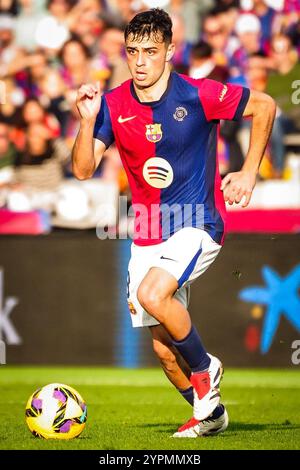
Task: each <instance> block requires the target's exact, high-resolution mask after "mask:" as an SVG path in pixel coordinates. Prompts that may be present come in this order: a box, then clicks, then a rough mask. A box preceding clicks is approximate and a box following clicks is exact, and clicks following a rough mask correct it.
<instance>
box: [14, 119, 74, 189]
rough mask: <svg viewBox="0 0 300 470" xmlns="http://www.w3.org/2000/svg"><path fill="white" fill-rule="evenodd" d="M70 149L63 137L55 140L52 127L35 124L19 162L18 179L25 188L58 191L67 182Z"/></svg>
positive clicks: (30, 128) (28, 132)
mask: <svg viewBox="0 0 300 470" xmlns="http://www.w3.org/2000/svg"><path fill="white" fill-rule="evenodd" d="M69 156H70V152H69V150H68V148H67V147H66V146H65V144H64V142H63V141H62V140H61V139H54V140H53V139H51V138H50V133H49V131H48V129H47V128H46V127H45V126H43V125H41V124H31V125H30V126H29V127H28V129H27V132H26V147H25V150H24V152H22V153H21V154H20V155H19V157H18V160H17V162H16V180H17V182H18V183H20V184H21V185H22V188H23V189H24V190H26V189H29V190H32V189H35V190H43V191H49V190H54V189H55V188H57V187H58V185H59V184H60V183H61V182H62V181H63V178H64V171H63V168H64V165H65V164H66V162H67V161H68V159H69Z"/></svg>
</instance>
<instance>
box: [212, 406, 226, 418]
mask: <svg viewBox="0 0 300 470" xmlns="http://www.w3.org/2000/svg"><path fill="white" fill-rule="evenodd" d="M223 413H224V405H218V406H217V407H216V408H215V409H214V411H213V412H212V414H211V415H210V417H211V418H213V419H218V418H220V416H221V415H222V414H223Z"/></svg>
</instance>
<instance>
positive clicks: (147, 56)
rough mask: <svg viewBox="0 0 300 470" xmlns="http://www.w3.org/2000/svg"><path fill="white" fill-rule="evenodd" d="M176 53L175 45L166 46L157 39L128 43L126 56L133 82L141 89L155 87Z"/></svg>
mask: <svg viewBox="0 0 300 470" xmlns="http://www.w3.org/2000/svg"><path fill="white" fill-rule="evenodd" d="M173 53H174V44H169V45H166V44H165V43H164V42H158V41H156V40H155V38H151V37H150V38H144V39H142V40H133V38H132V36H129V37H128V38H127V41H126V55H127V62H128V67H129V71H130V73H131V75H132V78H133V82H134V84H135V85H136V86H138V87H140V88H147V87H150V86H152V85H154V84H155V83H156V82H157V81H158V80H159V79H160V77H161V76H162V74H163V72H164V70H165V68H166V66H167V63H168V62H169V61H170V59H171V58H172V56H173Z"/></svg>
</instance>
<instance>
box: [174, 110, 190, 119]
mask: <svg viewBox="0 0 300 470" xmlns="http://www.w3.org/2000/svg"><path fill="white" fill-rule="evenodd" d="M187 115H188V112H187V110H186V109H185V108H184V107H183V106H178V108H176V109H175V113H174V114H173V118H174V119H176V121H183V120H184V118H185V117H186V116H187Z"/></svg>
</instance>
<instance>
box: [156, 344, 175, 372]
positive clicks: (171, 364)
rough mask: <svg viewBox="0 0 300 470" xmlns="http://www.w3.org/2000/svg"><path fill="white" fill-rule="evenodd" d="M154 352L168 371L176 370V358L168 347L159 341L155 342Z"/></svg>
mask: <svg viewBox="0 0 300 470" xmlns="http://www.w3.org/2000/svg"><path fill="white" fill-rule="evenodd" d="M153 350H154V352H155V354H156V356H157V357H158V359H159V361H160V363H161V365H162V367H163V368H164V369H165V370H166V371H168V372H172V371H174V370H175V369H176V366H177V361H176V356H175V354H174V353H173V352H172V351H171V349H170V348H168V346H166V345H164V344H162V343H160V342H159V341H153Z"/></svg>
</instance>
